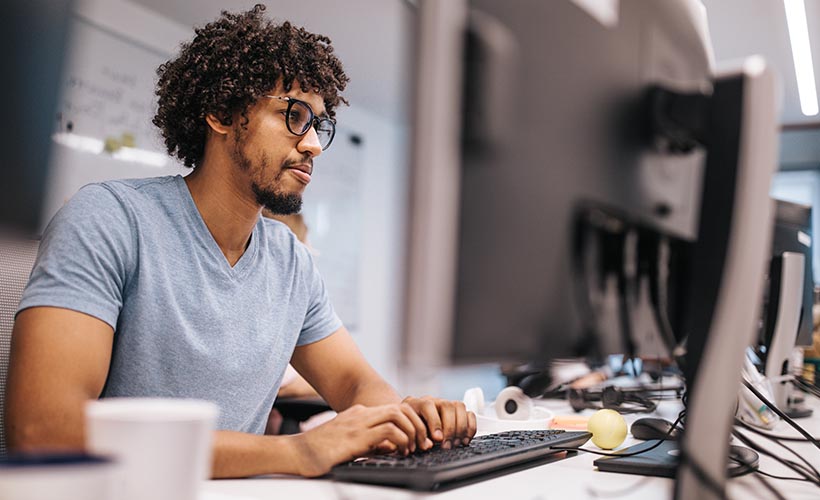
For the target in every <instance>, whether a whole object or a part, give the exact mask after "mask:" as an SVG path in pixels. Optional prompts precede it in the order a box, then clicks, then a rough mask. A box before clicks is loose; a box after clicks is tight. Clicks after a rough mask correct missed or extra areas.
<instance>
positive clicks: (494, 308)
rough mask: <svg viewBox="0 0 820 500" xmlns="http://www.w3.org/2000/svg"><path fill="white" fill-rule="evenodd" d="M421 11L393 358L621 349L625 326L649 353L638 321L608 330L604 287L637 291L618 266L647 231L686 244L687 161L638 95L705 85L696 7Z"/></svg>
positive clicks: (703, 41)
mask: <svg viewBox="0 0 820 500" xmlns="http://www.w3.org/2000/svg"><path fill="white" fill-rule="evenodd" d="M433 4H434V5H431V6H428V8H427V9H422V11H421V13H420V19H419V22H420V29H419V34H418V40H419V41H418V44H419V47H418V57H419V60H418V65H419V68H420V69H419V71H418V72H417V74H418V81H417V83H416V87H415V88H416V91H417V95H416V98H415V115H416V122H415V128H414V133H415V134H416V136H415V144H414V146H413V151H414V155H415V159H414V162H413V164H414V172H413V174H412V177H413V179H412V182H414V183H415V184H414V185H413V186H412V187H411V189H412V190H413V194H412V195H411V198H413V203H415V205H414V206H412V207H411V218H412V220H411V225H416V227H412V228H411V232H412V235H411V237H410V241H409V244H410V249H409V252H410V259H411V262H410V263H409V264H410V266H409V268H410V273H409V276H408V279H409V280H410V285H409V288H408V290H409V291H408V293H409V295H410V296H409V298H408V299H409V309H410V310H409V318H410V321H411V322H414V321H415V322H414V323H412V324H408V325H407V326H406V329H407V332H408V336H409V337H408V338H406V340H408V341H409V343H408V344H407V345H406V346H405V349H404V353H403V354H404V356H405V357H406V358H408V359H410V358H412V359H413V360H414V361H415V362H416V363H419V364H423V363H427V362H429V363H432V364H436V363H441V362H443V363H463V364H470V363H480V362H502V361H532V360H534V359H539V358H541V359H548V358H556V357H567V356H578V355H588V354H594V353H595V352H597V353H624V352H627V351H628V350H629V349H631V347H632V346H630V345H628V344H629V343H630V341H629V340H627V339H626V338H625V336H624V335H623V330H624V327H625V326H630V327H632V330H633V331H635V332H638V335H639V336H643V337H646V338H647V339H654V340H647V341H646V342H642V345H641V346H635V347H636V350H638V351H639V352H640V353H641V354H646V355H654V354H659V353H661V352H664V353H665V352H666V348H665V347H664V346H662V345H660V342H658V341H657V331H656V330H653V331H650V330H651V329H652V328H654V327H652V326H648V325H650V324H651V323H654V319H652V318H650V319H649V320H647V318H646V315H639V316H640V317H636V318H635V321H634V323H633V324H632V325H624V324H623V322H622V317H623V315H621V314H620V310H621V308H622V306H623V304H621V303H619V301H618V297H617V296H618V295H619V289H620V288H623V287H624V286H627V287H633V285H634V288H640V287H641V286H643V285H642V284H641V283H632V284H625V283H624V280H621V279H620V278H619V277H618V273H619V268H620V267H621V266H619V262H618V259H619V258H620V259H627V258H629V256H630V255H635V253H637V252H639V251H640V252H643V251H644V250H645V249H647V248H649V247H650V246H654V247H657V245H658V244H659V243H660V242H659V238H658V235H663V236H664V237H667V238H669V239H670V240H676V241H685V242H686V241H689V242H691V241H693V240H694V239H696V237H697V232H698V224H699V215H700V213H699V207H700V194H701V187H700V186H701V178H702V175H703V169H704V164H705V161H704V157H705V152H704V149H703V148H702V147H692V148H690V149H688V150H686V151H672V150H670V149H669V148H666V147H664V146H663V145H657V144H653V143H652V141H651V140H650V139H649V138H648V137H647V136H648V133H647V130H646V128H647V127H648V124H649V122H650V119H649V117H648V111H647V98H648V95H647V92H648V91H649V89H650V88H652V87H653V86H658V85H662V86H666V87H668V88H670V89H673V90H675V91H678V92H681V93H694V94H696V93H699V92H702V91H704V90H708V89H709V88H710V87H711V80H710V78H711V56H710V51H709V50H710V49H709V44H708V40H707V37H706V35H705V32H704V30H703V29H704V28H703V27H704V26H705V18H703V17H702V14H703V12H702V11H700V10H699V9H698V8H697V2H688V1H669V2H642V1H629V2H621V3H620V11H619V13H618V22H617V23H615V24H614V25H607V24H605V23H602V22H601V20H599V19H598V18H596V16H595V15H593V13H591V12H590V11H588V10H586V9H585V8H584V7H582V6H581V5H579V3H576V2H539V1H523V0H516V1H511V2H498V1H495V0H471V1H469V2H433ZM459 4H462V6H463V7H464V8H466V9H468V10H469V14H468V15H466V16H465V17H466V19H467V20H466V25H464V23H465V21H459V20H458V18H457V17H458V13H456V12H454V10H456V9H457V7H456V6H458V5H459ZM459 23H462V24H461V25H459ZM465 32H466V36H464V37H463V38H461V33H465ZM459 82H460V83H459ZM693 104H694V105H693V106H692V108H695V109H696V108H697V102H694V103H693ZM625 225H628V226H629V229H628V230H624V231H621V230H620V229H619V228H621V227H625ZM579 239H584V241H585V243H586V245H584V246H585V247H587V248H591V250H589V251H588V252H585V253H579V252H578V251H577V250H578V244H577V243H578V240H579ZM649 240H652V243H649V245H647V243H648V242H649ZM650 251H651V250H650ZM641 255H642V256H643V254H641ZM592 268H595V269H594V270H591V271H590V272H589V273H585V272H584V269H592ZM604 268H606V269H604ZM610 271H611V272H610ZM596 273H597V274H600V275H603V276H604V277H603V278H602V279H600V280H599V279H598V278H597V277H593V274H596ZM450 280H453V281H450ZM581 286H584V287H586V288H587V289H588V290H589V291H591V295H592V299H591V302H590V303H586V307H579V301H578V300H577V299H578V297H579V294H582V293H584V292H583V291H579V287H581ZM635 293H636V295H635V298H636V300H637V301H640V300H646V297H645V295H643V296H641V295H640V293H641V292H640V290H637V289H636V290H635ZM581 302H584V301H581ZM592 312H594V314H595V316H596V319H595V320H594V321H592V320H591V319H590V318H591V316H592V315H593V314H592ZM593 322H594V324H591V323H593ZM593 330H595V331H596V332H597V333H599V335H595V338H594V339H593V338H592V331H593ZM644 333H647V335H645V336H644V335H643V334H644ZM417 347H418V349H417ZM436 358H438V359H436Z"/></svg>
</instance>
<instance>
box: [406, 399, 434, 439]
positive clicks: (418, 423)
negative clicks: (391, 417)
mask: <svg viewBox="0 0 820 500" xmlns="http://www.w3.org/2000/svg"><path fill="white" fill-rule="evenodd" d="M401 409H402V411H403V412H404V414H405V415H406V416H407V418H408V419H409V420H410V422H411V423H412V424H413V426H414V427H415V428H416V448H418V449H420V450H429V449H430V448H432V447H433V441H431V440H430V438H428V437H427V427H426V426H425V425H424V421H423V420H422V419H421V417H420V416H419V414H418V413H416V410H414V409H413V407H412V406H410V405H409V404H406V403H402V405H401Z"/></svg>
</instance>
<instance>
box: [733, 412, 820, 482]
mask: <svg viewBox="0 0 820 500" xmlns="http://www.w3.org/2000/svg"><path fill="white" fill-rule="evenodd" d="M735 421H737V422H739V421H740V419H737V418H736V419H735ZM748 427H750V426H747V428H748ZM764 437H766V438H767V439H769V440H770V441H773V442H774V443H775V444H777V445H778V446H780V447H781V448H784V449H785V450H786V451H788V452H789V453H791V454H792V455H794V456H796V457H797V458H799V459H800V460H802V461H803V463H804V464H806V465H807V466H808V468H809V469H811V471H812V472H813V473H814V475H815V477H816V478H817V479H818V480H820V472H818V471H817V469H815V468H814V466H812V465H811V463H809V461H808V460H806V459H805V458H803V457H802V456H800V455H799V454H798V453H797V452H796V451H794V450H793V449H791V448H789V447H788V446H786V445H785V444H783V443H781V442H780V441H778V440H777V439H776V438H772V437H768V436H764ZM747 438H748V436H747Z"/></svg>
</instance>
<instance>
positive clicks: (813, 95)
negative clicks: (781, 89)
mask: <svg viewBox="0 0 820 500" xmlns="http://www.w3.org/2000/svg"><path fill="white" fill-rule="evenodd" d="M783 5H784V6H785V7H786V22H787V24H788V25H789V40H790V41H791V44H792V57H793V58H794V72H795V75H796V76H797V92H798V94H799V95H800V108H801V110H802V111H803V114H804V115H806V116H814V115H816V114H817V113H818V107H817V85H816V83H815V81H814V65H813V64H812V59H811V45H810V44H809V26H808V23H807V21H806V4H805V3H804V0H783Z"/></svg>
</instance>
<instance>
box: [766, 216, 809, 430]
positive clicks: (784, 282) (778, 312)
mask: <svg viewBox="0 0 820 500" xmlns="http://www.w3.org/2000/svg"><path fill="white" fill-rule="evenodd" d="M775 203H776V209H775V223H774V229H773V231H774V232H773V238H772V254H771V263H770V265H769V272H768V276H767V282H768V283H767V285H768V286H767V287H766V294H765V297H764V303H763V314H762V321H761V323H762V327H761V329H760V335H759V338H758V339H757V341H758V342H757V343H758V345H759V347H760V349H759V351H760V353H761V354H762V356H761V357H762V361H763V365H764V369H763V373H764V375H765V376H766V379H767V380H768V382H769V383H770V384H771V391H772V398H773V402H774V403H775V405H776V406H777V407H778V408H779V409H781V410H783V411H784V412H785V413H786V414H787V415H789V416H790V417H806V416H810V415H811V413H812V412H811V410H809V409H807V408H803V407H800V406H798V405H795V404H791V402H790V398H789V396H790V394H791V393H792V392H793V387H792V383H793V381H794V371H795V368H796V367H794V366H793V363H792V351H793V350H794V348H795V346H811V344H812V332H813V328H814V324H813V317H812V316H813V314H812V307H813V305H814V274H813V271H812V248H813V242H812V231H811V218H812V209H811V207H810V206H807V205H801V204H798V203H791V202H788V201H783V200H775ZM797 369H798V370H799V368H797Z"/></svg>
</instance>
